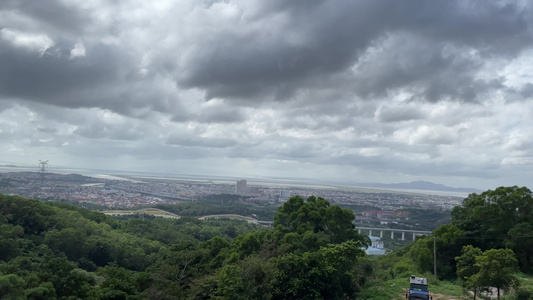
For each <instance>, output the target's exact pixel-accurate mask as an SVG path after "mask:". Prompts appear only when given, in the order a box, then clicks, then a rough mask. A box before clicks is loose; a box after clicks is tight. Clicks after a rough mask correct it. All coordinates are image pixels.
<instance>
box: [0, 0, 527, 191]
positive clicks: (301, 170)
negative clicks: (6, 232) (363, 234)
mask: <svg viewBox="0 0 533 300" xmlns="http://www.w3.org/2000/svg"><path fill="white" fill-rule="evenodd" d="M532 99H533V3H531V2H530V1H526V0H524V1H519V0H517V1H505V0H503V1H496V0H491V1H487V0H478V1H470V0H447V1H427V0H408V1H397V0H372V1H367V0H292V1H286V0H269V1H264V0H225V1H215V0H173V1H168V0H158V1H145V0H127V1H126V0H123V1H107V0H106V1H104V0H94V1H87V0H83V1H76V0H41V1H32V0H2V1H0V164H19V165H26V166H33V165H35V166H37V165H38V162H39V160H48V161H49V163H48V166H49V167H50V169H53V168H54V167H71V168H94V169H110V170H129V171H143V172H159V173H172V174H201V175H217V176H235V177H240V178H266V177H276V178H305V179H309V180H315V181H318V182H339V183H343V184H356V183H361V182H383V183H396V182H410V181H415V180H426V181H432V182H435V183H441V184H445V185H448V186H454V187H473V188H479V189H493V188H495V187H498V186H510V185H519V186H529V187H530V188H531V187H532V184H531V180H532V178H533V176H532V175H533V174H532V167H533V104H532Z"/></svg>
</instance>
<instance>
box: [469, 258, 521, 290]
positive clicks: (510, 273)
mask: <svg viewBox="0 0 533 300" xmlns="http://www.w3.org/2000/svg"><path fill="white" fill-rule="evenodd" d="M517 265H518V261H517V260H516V257H515V254H514V252H513V250H511V249H491V250H487V251H485V252H483V253H482V254H481V255H479V256H476V263H475V264H474V266H475V267H477V268H479V272H478V273H477V274H476V275H474V277H475V279H474V280H476V281H478V282H477V283H478V284H480V285H482V286H485V287H495V288H496V289H497V290H498V299H500V291H501V290H508V289H509V288H510V287H512V286H516V285H518V279H517V278H516V277H515V276H514V273H515V272H517V271H518V267H517Z"/></svg>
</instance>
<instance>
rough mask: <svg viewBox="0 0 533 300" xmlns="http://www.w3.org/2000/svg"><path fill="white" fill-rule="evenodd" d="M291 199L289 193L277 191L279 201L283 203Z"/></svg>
mask: <svg viewBox="0 0 533 300" xmlns="http://www.w3.org/2000/svg"><path fill="white" fill-rule="evenodd" d="M290 197H291V191H287V190H281V191H279V201H281V202H285V201H287V200H289V198H290Z"/></svg>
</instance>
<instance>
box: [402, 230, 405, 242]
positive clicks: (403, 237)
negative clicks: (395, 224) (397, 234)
mask: <svg viewBox="0 0 533 300" xmlns="http://www.w3.org/2000/svg"><path fill="white" fill-rule="evenodd" d="M402 241H405V232H404V231H402Z"/></svg>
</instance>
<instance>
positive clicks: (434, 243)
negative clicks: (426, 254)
mask: <svg viewBox="0 0 533 300" xmlns="http://www.w3.org/2000/svg"><path fill="white" fill-rule="evenodd" d="M433 276H435V278H437V242H436V239H435V236H433Z"/></svg>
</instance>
